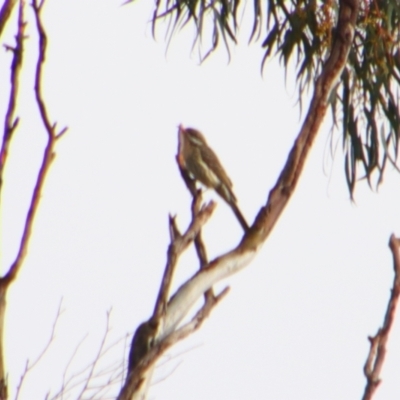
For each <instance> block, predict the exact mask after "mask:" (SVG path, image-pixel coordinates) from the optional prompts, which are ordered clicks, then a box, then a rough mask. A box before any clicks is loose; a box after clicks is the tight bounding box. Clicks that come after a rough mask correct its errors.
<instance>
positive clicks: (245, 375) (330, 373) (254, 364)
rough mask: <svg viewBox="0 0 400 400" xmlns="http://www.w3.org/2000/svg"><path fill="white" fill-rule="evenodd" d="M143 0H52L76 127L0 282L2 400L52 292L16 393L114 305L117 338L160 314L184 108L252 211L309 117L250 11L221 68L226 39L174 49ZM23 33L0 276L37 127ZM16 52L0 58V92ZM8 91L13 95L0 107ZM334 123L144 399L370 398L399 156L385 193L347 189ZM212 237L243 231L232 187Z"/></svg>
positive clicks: (55, 113)
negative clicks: (8, 280) (250, 41)
mask: <svg viewBox="0 0 400 400" xmlns="http://www.w3.org/2000/svg"><path fill="white" fill-rule="evenodd" d="M150 3H151V2H150ZM150 3H145V2H144V1H143V0H142V1H141V2H137V3H134V4H131V5H128V6H125V7H120V6H119V3H118V2H116V1H106V0H79V1H78V0H68V1H67V0H64V1H62V0H58V1H57V2H56V1H54V0H48V1H47V4H46V10H45V14H44V16H45V21H44V22H45V25H46V28H47V32H48V35H49V41H50V43H49V50H48V58H47V60H48V62H47V64H46V75H45V82H44V84H45V86H44V87H45V96H46V99H47V104H48V110H49V112H50V115H51V118H52V119H55V120H56V121H57V122H58V123H59V126H60V128H61V127H62V126H64V125H68V126H69V131H68V133H67V134H66V135H65V137H64V138H63V139H62V140H61V141H60V142H59V143H58V147H57V157H56V160H55V162H54V165H53V167H52V170H51V173H50V175H49V177H48V180H47V183H46V187H45V190H44V193H43V196H42V202H41V206H40V211H39V213H38V218H37V221H36V224H35V231H34V236H33V239H32V241H31V245H30V248H29V255H28V257H27V260H26V262H25V265H24V267H23V270H22V272H21V275H20V276H19V278H18V280H17V282H15V284H14V285H13V286H12V288H11V290H10V292H9V296H8V310H7V326H6V332H5V336H6V349H7V368H8V370H9V383H10V390H11V397H10V398H14V393H15V387H16V385H17V382H18V380H19V377H20V375H21V373H22V371H23V368H24V365H25V362H26V359H27V358H30V359H33V358H34V357H35V356H36V355H37V354H38V353H39V352H40V350H41V349H42V348H43V346H44V344H45V343H46V340H47V338H48V336H49V334H50V330H51V326H52V323H53V320H54V315H55V313H56V311H57V307H58V304H59V301H60V299H61V297H63V299H64V302H63V308H64V309H65V312H64V314H63V315H62V317H61V320H60V322H59V325H58V328H57V338H56V341H55V343H54V345H53V346H52V348H51V350H50V351H49V352H48V354H47V355H46V357H45V358H44V359H43V361H42V363H41V364H40V365H39V366H38V367H37V369H35V370H34V372H33V373H32V374H31V375H30V376H29V378H28V380H27V381H26V386H25V387H24V390H23V392H22V393H21V397H20V398H21V399H42V398H44V397H45V394H46V393H47V391H48V390H51V391H52V392H54V391H55V390H56V389H57V388H58V387H59V384H60V380H61V375H62V372H63V370H64V368H65V365H66V364H67V362H68V360H69V357H70V356H71V354H72V352H73V350H74V348H75V347H76V345H77V344H78V343H79V341H80V340H81V339H82V338H83V337H84V336H85V334H87V333H88V334H89V336H88V338H87V339H86V341H85V342H84V343H83V345H82V348H81V353H79V354H80V355H79V356H78V358H77V361H76V363H75V364H74V365H73V366H72V367H71V369H72V372H73V371H77V370H79V369H80V368H81V367H82V365H84V364H85V362H88V361H89V360H91V359H93V355H94V353H95V350H96V348H97V346H98V344H99V341H100V338H101V336H102V334H103V332H104V326H105V319H106V311H107V310H109V309H110V308H111V307H112V309H113V311H112V317H111V325H112V332H111V334H110V340H111V341H112V340H114V339H117V338H120V337H123V336H124V335H125V334H126V333H128V332H132V331H133V330H134V329H135V328H136V327H137V325H138V324H139V323H140V322H142V321H143V320H145V319H147V318H148V317H149V316H150V314H151V312H152V309H153V305H154V301H155V298H156V294H157V290H158V285H159V283H160V280H161V276H162V272H163V268H164V265H165V260H166V249H167V245H168V240H169V238H168V226H167V220H168V214H169V213H171V214H177V215H178V222H179V224H180V227H181V229H182V230H183V229H184V228H185V227H186V224H187V222H188V217H189V212H190V197H189V195H188V192H187V190H186V188H185V186H184V184H183V182H182V181H181V178H180V175H179V172H178V168H177V166H176V163H175V154H176V148H177V125H178V124H179V123H183V124H184V125H186V126H193V127H196V128H198V129H200V130H201V131H202V132H203V133H204V134H205V135H206V137H207V139H208V142H209V144H210V145H211V146H212V147H213V148H214V150H215V151H216V152H217V154H218V155H219V157H220V159H221V161H222V162H223V164H224V166H225V168H226V170H227V171H228V173H229V175H230V177H231V178H232V180H233V182H234V188H235V192H236V195H237V197H238V199H239V204H240V206H241V208H242V210H243V212H244V214H245V215H246V216H247V218H248V220H249V221H252V220H253V218H254V216H255V214H256V213H257V211H258V209H259V208H260V206H261V205H262V204H263V203H264V202H265V200H266V197H267V194H268V192H269V190H270V188H271V187H272V185H273V184H274V182H275V180H276V178H277V176H278V174H279V172H280V170H281V168H282V166H283V164H284V162H285V160H286V157H287V153H288V151H289V149H290V147H291V145H292V143H293V140H294V138H295V136H296V135H297V133H298V131H299V129H300V125H301V120H302V118H299V112H298V108H297V107H296V104H295V103H296V91H295V90H294V89H293V85H292V83H293V82H292V81H291V80H290V77H289V79H288V81H287V84H286V85H285V80H284V74H283V72H282V71H281V70H279V69H278V63H277V62H276V61H275V62H272V63H269V64H268V65H267V68H266V70H265V73H264V77H261V75H260V62H261V59H262V55H263V53H262V50H261V48H260V43H257V44H255V45H251V46H250V47H248V46H247V38H248V33H249V29H247V28H248V25H246V29H244V30H243V32H242V33H243V35H242V44H241V45H240V46H238V47H236V48H235V49H234V50H233V58H232V61H231V63H230V64H228V63H227V56H226V52H225V51H224V50H222V49H221V50H220V51H219V52H218V53H217V54H215V55H213V56H212V57H211V58H210V59H209V60H208V61H206V62H205V63H204V64H203V65H201V66H199V64H198V61H197V57H196V54H195V53H194V54H192V56H191V43H192V38H193V32H192V31H191V30H190V29H186V30H184V32H183V33H182V34H179V35H176V36H175V38H174V40H173V41H172V44H171V46H170V48H169V51H168V53H167V55H165V50H166V43H165V42H164V40H163V36H162V33H161V32H160V34H159V36H158V40H157V41H154V40H153V39H152V37H151V32H150V25H149V24H146V21H148V20H149V18H150V15H151V14H150V10H151V7H152V4H150ZM29 13H30V14H29V18H28V20H29V21H30V22H32V15H31V10H29ZM28 31H29V36H30V38H29V40H28V41H27V54H26V58H25V68H24V76H23V81H22V88H21V93H22V99H21V101H20V105H21V107H20V109H19V115H20V116H21V124H20V128H19V129H18V131H17V132H16V134H15V139H14V141H13V144H12V149H11V158H10V162H9V164H8V167H7V171H6V177H5V185H6V186H5V189H4V193H3V194H2V206H3V210H2V215H1V222H2V225H1V229H2V233H1V238H2V241H1V242H2V243H1V253H0V254H1V262H2V270H3V271H5V270H6V268H8V266H9V264H10V262H11V261H12V260H13V259H14V257H15V253H16V249H17V246H18V243H19V237H20V234H21V228H22V223H23V221H24V218H25V213H26V208H27V205H28V203H29V196H30V193H31V189H32V185H33V183H34V179H35V177H36V173H37V168H38V162H39V160H40V157H41V154H42V148H43V144H44V138H45V134H44V130H43V129H42V128H41V126H40V124H39V120H38V114H37V110H36V105H35V103H34V102H33V91H32V87H33V81H32V76H33V72H32V71H33V70H32V67H33V64H34V62H35V55H36V48H37V47H36V42H35V40H36V34H35V33H34V29H33V26H32V24H31V25H29V26H28ZM13 34H14V32H13V31H12V30H9V32H8V36H7V43H9V44H10V43H13V42H12V35H13ZM9 57H10V54H3V53H2V54H1V59H0V77H1V80H2V81H1V82H2V83H1V85H2V87H5V84H6V83H8V75H7V74H8V64H7V62H6V61H7V60H9ZM6 96H7V91H2V93H1V97H0V102H1V103H0V106H1V110H4V106H5V101H6V98H7V97H6ZM328 131H329V124H326V126H325V129H324V130H323V131H321V132H320V135H319V137H318V139H317V142H316V143H315V146H314V148H313V150H312V153H311V157H310V159H309V161H308V163H307V166H306V168H305V170H304V173H303V177H302V179H301V181H300V183H299V187H298V189H297V191H296V193H295V194H294V196H293V198H292V200H291V202H290V204H289V206H288V207H287V209H286V210H285V212H284V214H283V216H282V217H281V219H280V221H279V223H278V224H277V226H276V228H275V230H274V232H273V233H272V235H271V236H270V238H269V240H268V241H267V243H266V244H265V246H264V248H263V249H262V251H261V252H260V254H259V255H258V257H257V258H256V259H255V261H254V262H253V263H252V264H251V265H250V266H249V267H248V268H247V269H246V270H245V271H243V272H241V273H240V274H238V275H237V276H235V277H233V278H232V279H230V280H229V281H228V282H226V283H225V284H229V285H230V286H231V289H232V290H231V292H230V294H229V295H228V297H227V298H225V300H224V301H223V302H222V303H221V304H220V305H219V306H218V307H217V308H216V309H215V311H214V312H213V313H212V315H211V317H210V318H209V320H207V321H206V323H205V324H204V326H203V328H202V329H201V330H200V331H199V332H198V333H197V334H195V335H194V336H193V337H191V338H190V339H189V340H187V341H185V342H183V343H182V344H181V345H180V346H178V347H175V348H173V349H172V350H171V351H170V352H169V353H168V356H170V357H173V359H172V360H171V361H169V362H166V363H165V364H163V365H162V366H161V367H160V368H158V369H157V374H156V377H155V379H156V380H157V381H158V382H159V383H158V384H156V385H154V386H153V387H152V388H151V391H150V398H151V399H163V400H168V399H171V400H172V399H173V400H180V399H192V400H201V399H210V400H212V399H215V400H217V399H239V400H242V399H274V400H289V399H307V400H321V399H323V400H325V399H326V400H331V399H332V400H335V399H342V400H346V399H358V398H360V397H361V394H362V393H363V390H364V385H365V378H364V376H363V372H362V370H363V365H364V362H365V359H366V357H367V353H368V348H369V347H368V341H367V336H368V335H372V334H375V333H376V330H377V328H378V326H380V324H381V323H382V318H383V314H384V310H385V308H386V304H387V300H388V296H389V289H390V287H391V285H392V276H393V274H392V271H393V269H392V258H391V253H390V251H389V249H388V247H387V243H388V240H389V236H390V234H391V233H392V232H394V233H396V232H398V231H399V227H400V215H399V212H398V199H399V195H400V185H399V183H400V176H399V175H398V174H397V173H394V172H392V171H389V173H388V174H387V175H386V179H385V182H384V185H383V186H382V187H381V188H380V189H379V194H376V193H373V192H371V191H370V190H369V189H368V187H367V184H366V183H365V182H361V183H360V184H359V186H358V189H357V193H356V200H357V204H356V205H354V204H351V202H350V201H349V196H348V193H347V187H346V184H345V178H344V173H343V163H342V155H341V141H340V138H339V135H338V133H336V134H335V135H334V141H335V143H337V142H338V146H337V151H336V158H335V160H334V161H333V162H332V160H331V158H330V155H329V149H328V146H329V141H330V136H329V132H328ZM324 166H325V167H324ZM206 197H207V198H209V197H212V198H215V196H214V195H213V193H209V192H207V196H206ZM204 236H205V240H206V243H207V246H208V251H209V256H210V258H213V257H215V256H217V255H219V254H221V253H223V252H224V251H226V250H228V249H230V248H232V246H234V245H235V244H236V243H237V242H238V241H239V239H240V237H241V229H240V226H239V224H238V223H237V221H236V219H235V217H234V216H233V214H232V212H231V211H230V209H229V208H228V207H227V206H226V205H225V204H224V203H223V201H222V200H219V199H218V207H217V209H216V212H215V216H214V217H213V219H212V221H210V222H209V224H208V225H207V227H206V229H205V234H204ZM181 261H182V262H181V263H180V265H179V271H178V273H177V276H176V281H175V287H176V286H178V285H180V284H181V283H182V281H183V279H185V278H187V277H188V276H190V274H191V273H193V272H194V271H195V269H196V268H197V262H196V259H195V258H194V257H193V251H192V250H190V251H188V252H187V254H185V256H184V257H183V258H182V260H181ZM220 287H223V286H222V285H221V286H220ZM399 340H400V327H399V321H397V324H396V326H395V329H394V330H393V332H392V335H391V340H390V342H389V346H388V354H387V359H386V363H385V368H384V370H383V374H382V379H383V382H382V384H381V387H380V388H379V390H378V392H377V394H376V396H375V399H376V400H382V399H385V400H388V399H389V400H390V399H398V398H400V385H399V384H398V370H399V365H400V343H399ZM122 351H123V349H122V347H120V348H118V349H117V350H116V352H115V353H114V354H113V357H114V360H118V357H122ZM182 351H186V352H185V353H184V354H180V353H181V352H182Z"/></svg>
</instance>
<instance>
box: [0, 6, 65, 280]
mask: <svg viewBox="0 0 400 400" xmlns="http://www.w3.org/2000/svg"><path fill="white" fill-rule="evenodd" d="M43 4H44V2H43V1H42V2H40V3H39V2H38V1H37V0H34V1H33V4H32V7H33V10H34V15H35V20H36V28H37V31H38V33H39V56H38V60H37V64H36V75H35V96H36V102H37V104H38V107H39V113H40V116H41V119H42V122H43V125H44V127H45V129H46V132H47V145H46V148H45V150H44V154H43V158H42V164H41V166H40V169H39V174H38V177H37V179H36V184H35V187H34V189H33V194H32V199H31V202H30V206H29V210H28V215H27V217H26V220H25V226H24V230H23V233H22V238H21V242H20V246H19V250H18V254H17V257H16V259H15V261H14V262H13V264H12V265H11V267H10V269H9V271H8V272H7V274H6V275H5V276H4V278H2V279H1V281H0V285H1V286H8V285H9V284H10V283H11V282H12V281H13V280H14V279H15V278H16V276H17V274H18V272H19V270H20V268H21V266H22V263H23V261H24V259H25V256H26V252H27V249H28V244H29V239H30V236H31V231H32V227H33V223H34V219H35V215H36V212H37V210H38V206H39V201H40V196H41V192H42V190H43V186H44V182H45V179H46V177H47V173H48V171H49V168H50V165H51V163H52V161H53V159H54V157H55V153H54V147H55V143H56V139H57V137H58V136H59V134H57V133H56V131H55V125H52V124H51V123H50V119H49V116H48V113H47V108H46V105H45V101H44V99H43V94H42V75H43V67H44V62H45V58H46V47H47V36H46V32H45V30H44V27H43V23H42V21H41V11H42V8H43ZM61 132H65V129H63V130H62V131H61Z"/></svg>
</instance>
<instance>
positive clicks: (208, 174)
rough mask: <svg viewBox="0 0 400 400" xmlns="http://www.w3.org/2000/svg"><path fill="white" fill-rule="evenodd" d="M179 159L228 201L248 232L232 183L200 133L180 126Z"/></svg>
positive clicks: (191, 172)
mask: <svg viewBox="0 0 400 400" xmlns="http://www.w3.org/2000/svg"><path fill="white" fill-rule="evenodd" d="M177 159H178V163H179V166H180V167H181V168H183V169H184V170H186V171H187V172H188V173H189V174H190V175H191V176H192V177H193V178H194V179H195V180H197V181H199V182H201V183H202V184H203V185H204V186H206V187H207V188H211V189H214V190H215V191H216V192H217V193H218V194H219V195H220V196H221V197H222V198H223V199H224V200H225V201H226V203H227V204H228V205H229V206H230V207H231V209H232V211H233V213H234V214H235V216H236V218H237V219H238V221H239V223H240V225H241V226H242V228H243V230H244V231H245V232H246V231H248V230H249V225H248V224H247V222H246V219H245V218H244V216H243V214H242V213H241V211H240V210H239V207H238V205H237V199H236V196H235V195H234V193H233V190H232V186H233V185H232V181H231V180H230V179H229V177H228V175H227V173H226V172H225V170H224V168H223V167H222V165H221V162H220V161H219V159H218V157H217V155H216V154H215V153H214V151H213V150H212V149H211V147H210V146H209V145H208V144H207V141H206V139H205V137H204V136H203V134H202V133H201V132H200V131H198V130H197V129H194V128H184V127H183V126H182V125H179V127H178V157H177Z"/></svg>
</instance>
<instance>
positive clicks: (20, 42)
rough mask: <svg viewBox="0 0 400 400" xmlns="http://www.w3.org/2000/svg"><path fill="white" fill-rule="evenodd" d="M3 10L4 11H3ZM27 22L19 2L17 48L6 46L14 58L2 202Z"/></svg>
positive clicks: (0, 170) (1, 161)
mask: <svg viewBox="0 0 400 400" xmlns="http://www.w3.org/2000/svg"><path fill="white" fill-rule="evenodd" d="M7 3H10V4H9V6H11V7H12V5H11V3H12V2H10V1H8V2H7V1H6V2H5V3H4V5H3V9H4V8H5V7H6V6H7ZM3 9H2V11H3ZM2 11H1V12H0V35H1V28H2V22H1V18H2V17H1V13H2ZM25 26H26V24H25V22H24V2H23V1H20V2H19V11H18V30H17V34H16V36H15V47H12V46H5V47H6V49H7V50H9V51H11V52H12V53H13V58H12V62H11V68H10V69H11V76H10V81H11V86H10V94H9V98H8V107H7V111H6V115H5V118H4V130H3V141H2V144H1V150H0V200H1V189H2V187H3V174H4V168H5V165H6V161H7V155H8V149H9V146H10V143H11V138H12V136H13V133H14V131H15V129H16V128H17V126H18V122H19V118H18V117H16V116H15V114H16V108H17V97H18V87H19V80H20V74H21V67H22V56H23V53H24V31H25Z"/></svg>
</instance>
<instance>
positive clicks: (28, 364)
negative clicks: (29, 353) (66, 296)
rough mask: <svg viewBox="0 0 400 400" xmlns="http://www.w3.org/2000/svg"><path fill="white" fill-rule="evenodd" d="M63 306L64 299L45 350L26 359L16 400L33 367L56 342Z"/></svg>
mask: <svg viewBox="0 0 400 400" xmlns="http://www.w3.org/2000/svg"><path fill="white" fill-rule="evenodd" d="M61 306H62V299H61V301H60V304H59V306H58V310H57V314H56V317H55V318H54V322H53V326H52V329H51V333H50V338H49V340H48V341H47V343H46V345H45V346H44V348H43V350H42V351H41V352H40V353H39V355H38V356H37V357H36V359H35V360H34V361H33V362H32V363H31V362H29V360H26V364H25V369H24V372H23V373H22V375H21V378H20V381H19V384H18V386H17V391H16V393H15V400H18V398H19V395H20V393H21V389H22V385H23V384H24V382H25V381H26V379H27V377H28V374H29V373H30V372H31V371H32V370H33V368H35V366H36V365H37V364H38V363H39V362H40V361H41V360H42V359H43V357H44V356H45V354H47V352H48V350H49V348H50V346H51V345H52V343H53V342H54V339H55V335H56V327H57V325H58V321H59V319H60V317H61V314H62V313H63V312H64V310H62V308H61Z"/></svg>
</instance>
